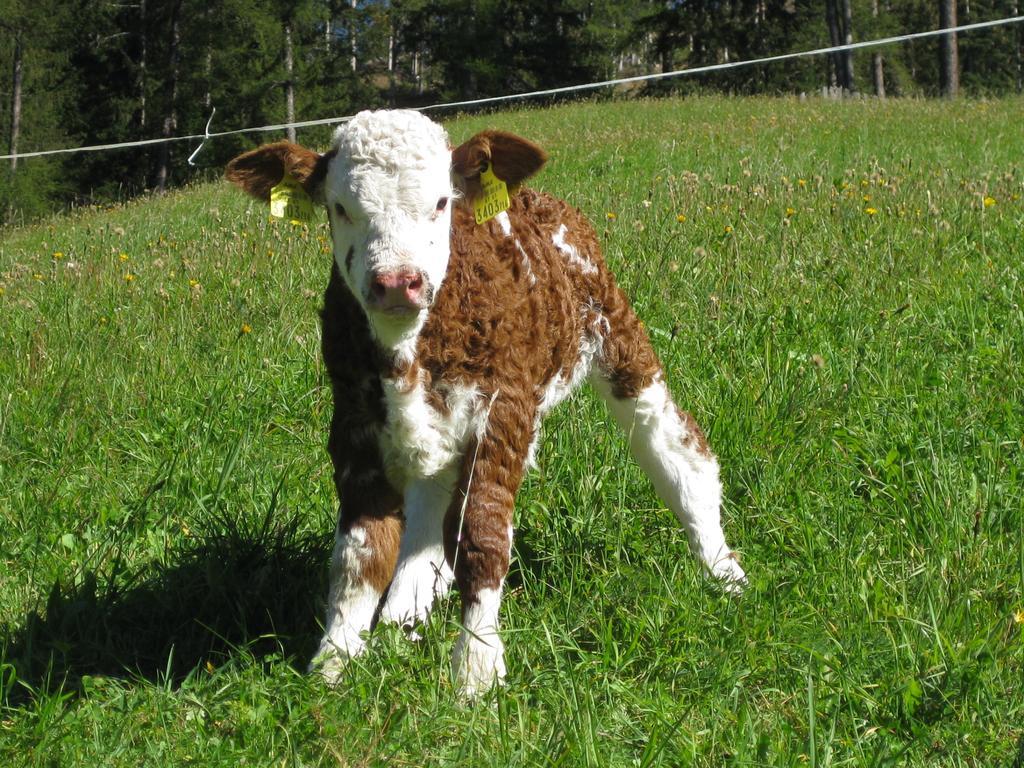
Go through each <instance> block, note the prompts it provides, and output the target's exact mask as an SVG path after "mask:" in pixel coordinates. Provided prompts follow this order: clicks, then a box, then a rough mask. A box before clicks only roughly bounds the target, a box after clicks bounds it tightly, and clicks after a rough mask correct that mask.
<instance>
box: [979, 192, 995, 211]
mask: <svg viewBox="0 0 1024 768" xmlns="http://www.w3.org/2000/svg"><path fill="white" fill-rule="evenodd" d="M982 203H983V204H984V205H985V207H986V208H991V207H992V206H993V205H995V204H996V199H995V198H994V197H989V196H987V195H986V196H985V199H984V200H982Z"/></svg>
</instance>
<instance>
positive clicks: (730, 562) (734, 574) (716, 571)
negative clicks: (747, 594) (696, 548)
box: [709, 552, 747, 595]
mask: <svg viewBox="0 0 1024 768" xmlns="http://www.w3.org/2000/svg"><path fill="white" fill-rule="evenodd" d="M709 570H710V573H711V578H713V579H714V580H715V581H716V582H717V584H718V586H719V587H720V588H721V590H722V591H723V592H726V593H727V594H730V595H739V594H741V593H742V592H743V590H744V588H745V587H746V586H747V574H746V573H744V572H743V568H742V567H741V566H740V561H739V556H738V555H737V554H736V553H735V552H730V553H729V554H728V555H726V556H725V557H723V558H721V559H719V560H716V561H715V563H714V565H712V566H711V567H710V569H709Z"/></svg>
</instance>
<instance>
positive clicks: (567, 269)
mask: <svg viewBox="0 0 1024 768" xmlns="http://www.w3.org/2000/svg"><path fill="white" fill-rule="evenodd" d="M546 159H547V158H546V155H545V153H544V152H543V151H542V150H541V149H540V148H539V147H537V146H535V145H534V144H531V143H530V142H528V141H526V140H524V139H521V138H518V137H516V136H513V135H511V134H508V133H503V132H498V131H485V132H483V133H479V134H477V135H476V136H474V137H473V138H471V139H470V140H469V141H467V142H466V143H465V144H462V145H461V146H459V147H457V148H455V149H454V150H453V149H451V148H450V146H449V144H448V137H447V135H446V134H445V131H444V130H443V129H442V128H441V126H439V125H437V124H436V123H433V122H431V121H430V120H429V119H427V118H426V117H424V116H422V115H420V114H419V113H417V112H411V111H381V112H362V113H360V114H359V115H357V116H356V117H355V118H354V119H352V120H351V121H350V122H349V123H347V124H346V125H343V126H342V127H341V128H339V129H338V131H337V133H336V134H335V137H334V142H333V146H332V147H331V149H330V150H329V151H328V152H327V153H326V154H323V155H320V154H317V153H315V152H313V151H311V150H308V149H305V148H303V147H300V146H297V145H295V144H290V143H287V142H281V143H277V144H269V145H266V146H263V147H260V148H259V149H256V150H253V151H252V152H248V153H246V154H244V155H241V156H239V157H237V158H235V159H234V160H233V161H232V162H231V163H230V164H229V165H228V168H227V178H228V179H230V180H231V181H233V182H234V183H236V184H238V185H239V186H240V187H242V188H243V189H244V190H245V191H247V192H249V193H250V194H252V195H253V196H255V197H257V198H261V199H264V200H265V199H267V198H268V196H269V193H270V190H271V188H272V187H274V186H275V185H277V184H278V182H280V181H281V179H282V177H283V176H284V175H285V174H288V175H290V176H291V177H293V179H295V180H296V181H297V182H298V183H299V184H301V186H302V187H303V188H304V189H305V191H306V192H308V194H309V195H310V196H311V197H312V198H313V199H314V200H315V201H317V202H318V203H320V204H322V205H324V206H325V207H326V208H327V214H328V218H329V221H330V226H331V237H332V239H333V247H334V260H333V263H332V265H331V275H330V281H329V283H328V285H327V292H326V295H325V297H324V309H323V339H322V345H323V356H324V362H325V363H326V366H327V371H328V373H329V375H330V379H331V385H332V387H333V394H334V416H333V419H332V420H331V430H330V437H329V439H328V451H329V452H330V455H331V461H332V462H333V464H334V483H335V486H336V488H337V492H338V496H339V498H340V502H341V503H340V508H339V512H338V524H337V529H336V532H335V544H334V553H333V556H332V558H331V569H330V593H329V596H328V605H327V621H326V631H325V634H324V638H323V641H322V643H321V645H320V650H319V652H318V654H317V656H316V657H315V659H314V662H313V667H314V668H315V669H318V670H319V671H320V673H321V674H322V675H323V676H324V678H326V679H327V680H328V681H329V682H331V683H334V682H336V681H337V680H338V679H339V677H340V675H341V673H342V671H343V668H344V666H345V663H346V662H347V660H348V659H350V658H352V657H353V656H355V655H357V654H359V653H360V652H361V651H362V650H363V649H364V647H365V645H366V639H365V638H364V633H365V632H366V631H367V630H369V629H370V628H371V626H372V625H373V624H374V622H375V621H376V620H378V619H383V620H386V621H394V622H398V623H399V624H401V625H404V626H406V627H407V628H408V629H410V630H411V629H412V628H413V627H414V626H415V624H416V622H419V621H423V620H425V619H426V618H427V615H428V613H429V611H430V609H431V606H432V604H433V602H434V600H435V598H436V597H437V596H438V595H443V594H445V593H446V591H447V590H448V588H449V586H450V584H451V581H452V579H453V578H454V580H455V582H456V584H457V586H458V590H459V593H460V594H461V596H462V632H461V635H460V637H459V639H458V641H457V642H456V645H455V650H454V653H453V659H452V667H453V675H454V678H455V681H456V684H457V686H458V688H459V690H460V691H461V693H462V695H463V696H466V697H470V698H471V697H474V696H476V695H479V694H480V693H482V692H484V691H486V690H487V689H488V688H489V687H491V686H492V685H493V684H494V683H495V682H500V681H501V680H502V678H503V677H504V675H505V664H504V659H503V654H504V648H503V645H502V642H501V639H500V637H499V635H498V609H499V603H500V600H501V589H502V584H503V582H504V579H505V575H506V573H507V571H508V567H509V557H510V552H511V546H512V510H513V505H514V501H515V495H516V491H517V490H518V488H519V485H520V482H521V481H522V477H523V472H524V470H525V469H526V467H527V465H529V464H530V463H531V459H532V457H533V454H534V451H535V449H536V445H537V440H538V437H539V434H540V422H541V418H542V417H543V416H544V414H545V413H546V412H547V411H549V410H550V409H551V408H553V407H554V406H555V405H557V404H558V403H559V402H561V401H562V400H563V399H564V398H565V397H567V396H568V395H569V394H570V392H572V390H573V389H575V388H576V386H577V385H578V384H580V382H582V381H583V379H585V378H589V380H590V382H591V384H592V385H593V386H594V388H595V389H596V390H597V391H598V392H599V393H600V394H601V396H602V397H603V398H604V399H605V401H606V402H607V403H608V405H609V408H610V410H611V412H612V415H613V416H614V418H615V420H616V421H617V422H618V423H619V425H620V426H621V427H622V428H623V429H624V430H625V431H626V432H627V433H628V435H629V440H630V447H631V448H632V451H633V455H634V456H635V457H636V460H637V461H638V462H639V464H640V466H641V467H642V468H643V469H644V471H645V472H646V473H647V474H648V475H649V476H650V478H651V480H652V482H653V483H654V488H655V490H656V491H657V492H658V494H659V495H660V496H661V498H662V499H663V500H664V501H665V503H666V504H667V505H668V506H669V507H671V508H672V511H673V512H675V514H676V515H677V516H678V518H679V520H680V521H681V522H682V524H683V526H684V527H685V529H686V532H687V535H688V537H689V542H690V547H691V549H692V550H693V552H694V553H695V555H696V556H697V557H698V558H699V559H700V560H701V562H702V563H703V564H704V566H705V568H707V570H708V571H709V573H710V574H711V575H712V576H713V577H715V578H717V579H719V580H721V582H722V583H723V585H724V586H726V588H728V589H730V590H733V591H735V590H739V589H740V588H741V585H742V584H743V583H744V582H745V576H744V573H743V570H742V569H741V568H740V565H739V563H738V562H737V560H736V557H735V556H734V555H733V553H732V552H731V550H730V549H729V547H728V545H727V544H726V542H725V537H724V535H723V532H722V527H721V522H720V518H719V505H720V501H721V485H720V484H719V480H718V464H717V462H716V460H715V457H714V455H713V454H712V453H711V451H710V449H709V448H708V445H707V442H706V441H705V439H704V435H703V433H702V432H701V430H700V428H699V427H698V426H697V424H696V423H695V422H694V420H693V418H692V417H691V416H690V415H689V414H688V413H686V412H684V411H682V410H680V409H679V408H678V407H677V406H676V405H675V404H674V403H673V401H672V396H671V394H670V393H669V390H668V387H667V386H666V383H665V378H664V374H663V372H662V369H661V366H660V365H659V363H658V359H657V357H656V355H655V353H654V350H653V349H652V348H651V344H650V342H649V341H648V338H647V335H646V333H645V332H644V328H643V324H642V323H641V322H640V321H639V320H638V319H637V317H636V315H635V314H634V313H633V310H632V309H631V308H630V306H629V303H628V301H627V300H626V298H625V296H624V295H623V293H622V291H620V290H619V288H618V287H617V286H616V284H615V280H614V278H613V277H612V275H611V274H610V273H609V271H608V269H607V267H606V266H605V263H604V259H603V258H602V257H601V253H600V249H599V247H598V243H597V239H596V236H595V234H594V231H593V230H592V228H591V227H590V225H589V224H588V223H587V221H586V220H585V219H584V218H583V216H582V215H581V214H580V213H579V212H578V211H577V210H576V209H574V208H572V207H571V206H569V205H567V204H566V203H564V202H563V201H561V200H557V199H555V198H553V197H551V196H550V195H546V194H542V193H538V192H534V191H531V190H529V189H524V188H519V189H518V191H515V188H516V187H518V185H519V184H520V183H521V182H523V181H524V180H525V179H527V178H528V177H530V176H531V175H533V174H534V173H536V172H537V171H538V170H539V169H540V168H541V166H543V165H544V163H545V161H546ZM490 174H493V176H495V177H497V178H498V179H501V180H504V181H505V182H506V183H507V184H508V186H509V187H510V188H512V189H513V191H512V193H511V196H510V197H511V200H510V203H511V204H510V207H509V208H508V209H507V211H504V212H502V213H499V214H498V215H497V216H495V217H493V218H492V219H490V220H488V221H485V222H484V223H482V224H478V223H476V221H475V217H474V214H473V210H472V207H473V206H472V204H473V203H474V201H475V200H478V199H479V198H480V197H481V195H482V194H483V190H482V177H483V179H484V180H485V181H488V180H489V179H490Z"/></svg>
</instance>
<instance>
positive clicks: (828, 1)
mask: <svg viewBox="0 0 1024 768" xmlns="http://www.w3.org/2000/svg"><path fill="white" fill-rule="evenodd" d="M836 2H837V0H825V22H826V23H827V24H828V39H829V42H830V43H831V44H832V47H833V48H834V47H835V46H837V45H842V44H843V36H842V34H841V33H840V31H839V14H838V13H837V12H836ZM830 58H831V59H832V78H830V82H829V85H836V86H838V87H839V88H842V89H843V90H844V91H845V90H846V82H845V80H844V78H845V76H846V68H845V67H844V66H843V54H842V52H841V51H835V52H834V53H832V54H831V55H830ZM832 79H834V80H835V82H834V83H833V82H831V80H832Z"/></svg>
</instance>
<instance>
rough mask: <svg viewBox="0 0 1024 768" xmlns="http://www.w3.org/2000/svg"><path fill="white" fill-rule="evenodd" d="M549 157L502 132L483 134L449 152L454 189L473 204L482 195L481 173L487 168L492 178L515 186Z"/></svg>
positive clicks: (530, 145) (522, 140)
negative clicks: (489, 169)
mask: <svg viewBox="0 0 1024 768" xmlns="http://www.w3.org/2000/svg"><path fill="white" fill-rule="evenodd" d="M547 160H548V154H547V152H545V151H544V150H543V149H541V148H540V147H538V146H537V145H536V144H534V143H533V142H532V141H527V140H526V139H523V138H520V137H519V136H516V135H515V134H512V133H506V132H505V131H482V132H481V133H478V134H477V135H476V136H474V137H473V138H471V139H469V141H466V142H464V143H463V144H460V145H459V146H458V147H456V148H455V149H453V150H452V175H453V176H454V177H455V178H454V180H455V186H456V187H458V188H459V190H460V191H461V192H462V193H463V195H464V196H465V198H466V199H468V200H470V201H472V200H473V199H474V198H475V197H477V196H478V195H479V194H480V192H481V187H480V173H481V171H483V170H484V168H486V167H487V166H488V165H490V166H491V169H492V170H493V171H494V175H495V176H497V177H498V178H499V179H501V180H502V181H504V182H505V183H506V184H507V185H508V186H509V187H514V186H516V185H518V184H521V183H522V182H524V181H526V180H527V179H528V178H530V177H531V176H533V174H535V173H537V171H539V170H540V169H541V168H543V167H544V163H546V162H547Z"/></svg>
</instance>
